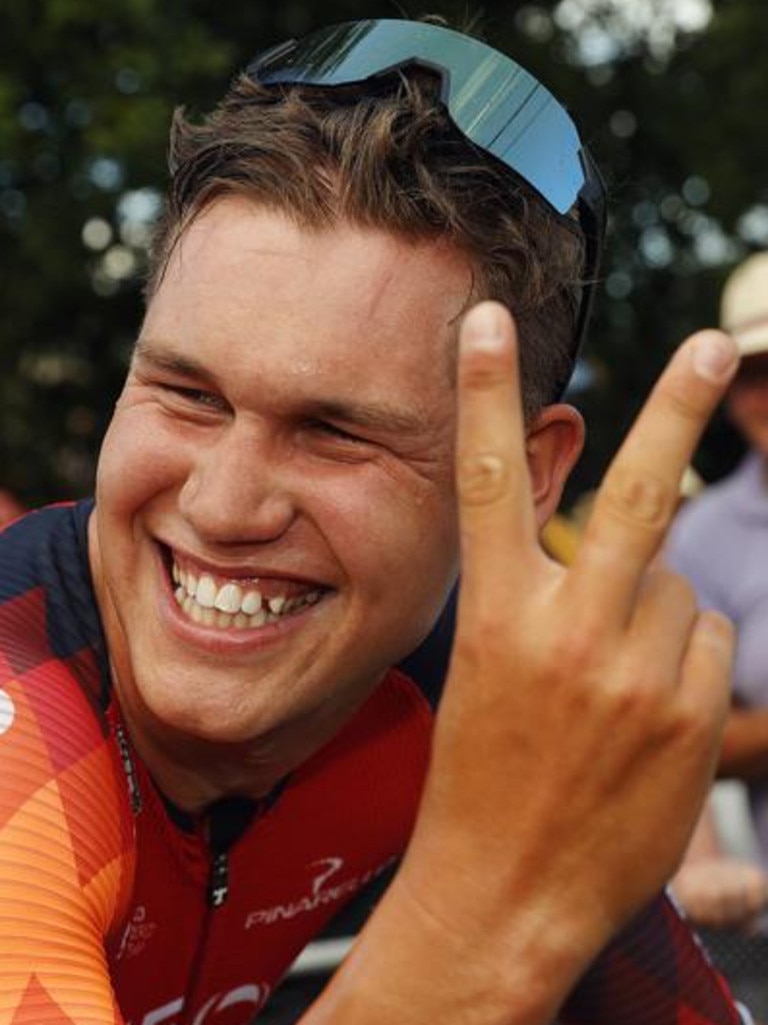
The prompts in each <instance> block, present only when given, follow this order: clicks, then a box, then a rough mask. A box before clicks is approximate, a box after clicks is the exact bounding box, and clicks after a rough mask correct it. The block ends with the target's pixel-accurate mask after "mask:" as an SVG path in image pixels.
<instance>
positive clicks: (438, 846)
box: [401, 303, 737, 974]
mask: <svg viewBox="0 0 768 1025" xmlns="http://www.w3.org/2000/svg"><path fill="white" fill-rule="evenodd" d="M736 364H737V353H736V348H735V346H734V344H733V343H732V342H731V340H730V339H729V338H728V337H727V336H725V335H723V334H721V333H720V332H715V331H707V332H701V333H699V334H698V335H695V336H693V337H692V338H690V339H689V340H688V341H687V342H686V343H685V344H684V345H683V346H681V348H680V349H679V350H678V351H677V353H676V354H675V356H674V357H673V359H672V361H671V362H670V365H669V366H668V367H667V369H666V371H665V373H664V374H663V376H662V377H661V379H660V381H659V383H658V384H657V386H656V388H655V389H654V391H653V393H652V395H651V397H650V398H649V400H648V402H647V403H646V406H645V408H644V409H643V411H642V413H641V415H640V417H639V418H638V420H637V422H636V424H635V426H634V428H633V429H632V431H631V433H630V435H629V436H628V438H627V440H626V442H625V443H624V445H623V447H622V448H621V451H620V452H619V454H618V455H617V457H616V459H615V460H614V462H613V465H612V466H611V468H610V471H609V472H608V474H607V476H606V479H605V481H604V483H603V486H602V487H601V489H600V492H599V495H598V498H597V501H596V504H595V507H594V512H593V515H592V518H591V520H590V522H589V525H588V527H587V530H586V533H585V537H584V540H583V544H582V546H581V548H580V551H579V553H578V556H577V558H576V561H575V563H574V565H573V566H572V567H570V568H569V569H563V568H562V567H560V566H556V565H555V564H553V563H552V562H551V561H550V560H549V559H548V558H547V557H546V555H545V554H544V553H543V551H542V550H541V548H540V546H539V544H538V539H537V523H536V517H535V512H534V504H533V499H532V495H531V485H530V482H529V474H528V469H527V465H526V449H525V432H524V427H523V418H522V413H521V402H520V397H519V385H518V379H517V357H516V336H515V328H514V324H513V322H512V319H511V317H510V316H509V314H508V313H507V312H506V311H505V310H504V308H503V307H501V306H500V305H498V304H496V303H482V304H480V306H478V307H476V308H475V309H474V310H473V311H471V312H470V313H469V314H468V315H467V317H466V318H465V322H464V325H463V328H462V337H461V355H460V363H459V407H460V410H459V434H458V446H457V480H458V490H459V500H460V516H461V533H462V586H461V596H460V603H459V616H458V626H457V634H456V639H455V643H454V649H453V657H452V662H451V670H450V675H449V682H448V685H447V688H446V693H445V696H444V699H443V703H442V705H441V709H440V713H439V716H438V723H437V730H436V736H435V744H434V752H433V761H432V766H431V770H430V775H429V779H428V784H427V788H426V791H425V796H424V800H423V804H422V809H421V814H420V817H419V821H418V825H417V831H416V834H415V837H414V841H413V843H412V845H411V848H410V849H409V852H408V856H407V858H406V862H405V866H404V871H403V873H402V880H401V883H402V884H404V885H407V887H408V888H409V890H410V892H411V894H412V896H413V897H414V899H415V900H416V902H418V903H420V904H421V905H422V907H423V909H424V910H425V913H426V914H427V915H428V916H434V918H435V920H437V921H442V923H443V925H444V927H445V928H446V929H450V930H454V931H455V930H462V929H463V930H465V931H466V934H467V935H471V936H473V942H474V943H475V949H476V950H477V951H478V955H479V956H483V954H482V951H484V950H486V949H487V950H488V951H489V952H490V953H489V957H491V958H494V957H496V956H500V958H501V959H504V958H506V959H507V964H509V960H508V959H509V958H513V959H514V958H515V957H516V956H519V954H520V944H521V942H523V943H524V942H525V935H526V933H525V928H524V927H523V930H522V934H521V924H522V925H523V926H524V924H525V922H526V920H527V921H528V922H529V925H530V934H529V941H530V942H532V943H533V942H537V940H536V937H537V931H538V936H539V940H538V942H540V939H541V936H542V935H543V932H542V930H549V932H550V935H551V936H552V942H553V944H554V948H556V949H553V950H551V951H550V952H549V955H548V956H551V957H552V958H553V969H554V966H555V963H560V964H561V965H562V966H563V968H565V967H566V965H567V964H568V961H569V958H572V959H573V965H572V968H573V971H574V973H576V974H578V972H579V971H580V970H581V969H583V967H584V966H585V964H586V963H587V962H588V960H589V959H590V958H591V956H594V954H595V953H596V952H597V950H598V949H599V948H600V947H601V946H602V944H603V943H604V942H605V941H606V940H607V939H608V938H609V937H610V936H611V935H612V933H613V932H615V931H616V930H617V929H618V928H619V926H620V925H622V924H623V923H624V922H625V921H626V919H627V918H628V917H629V916H630V915H631V913H632V912H633V911H635V910H636V909H637V908H638V907H639V905H640V904H641V903H642V902H644V901H645V900H647V899H649V898H650V897H651V896H652V895H653V894H654V893H655V892H656V891H657V890H658V889H659V888H660V887H661V886H662V885H663V884H664V883H665V881H666V880H667V879H668V878H669V877H670V876H671V875H672V873H673V871H674V869H675V867H676V865H677V864H678V861H679V859H680V857H681V855H682V852H683V850H684V847H685V844H686V842H687V839H688V837H689V835H690V831H691V829H692V826H693V823H694V821H695V819H696V815H697V812H698V809H699V807H700V804H701V801H702V799H703V796H704V794H705V792H706V790H707V787H708V785H709V782H710V779H711V775H712V771H713V765H714V760H715V756H716V748H717V743H718V738H719V734H720V731H721V729H722V724H723V720H724V716H725V712H726V709H727V706H728V681H729V670H730V663H731V658H732V645H733V637H732V629H731V627H730V624H729V623H728V622H727V621H726V620H724V619H723V618H722V617H720V616H719V615H717V614H715V613H710V612H699V611H698V610H697V608H696V605H695V601H694V598H693V594H692V591H691V589H690V588H689V587H688V585H687V584H686V583H685V582H684V581H683V580H682V579H681V578H679V577H677V576H675V575H673V574H671V573H669V572H668V571H666V570H664V569H663V568H661V567H660V566H658V565H657V564H656V563H655V556H656V554H657V552H658V550H659V548H660V546H661V544H662V542H663V539H664V536H665V532H666V530H667V527H668V526H669V522H670V520H671V517H672V515H673V512H674V509H675V507H676V504H677V497H678V487H679V481H680V478H681V475H682V473H683V470H684V468H685V466H686V465H687V463H688V461H689V460H690V457H691V454H692V452H693V450H694V448H695V446H696V443H697V441H698V438H699V436H700V434H701V431H702V429H703V427H704V425H705V423H706V421H707V418H708V417H709V415H710V414H711V412H712V410H713V409H714V407H715V406H716V404H717V402H718V400H719V399H720V397H721V395H722V393H723V390H724V388H725V387H726V385H727V383H728V381H729V380H730V378H731V376H732V374H733V372H734V371H735V369H736ZM521 937H522V938H521ZM486 940H487V941H488V942H486ZM507 946H508V949H506V951H505V947H507ZM494 951H495V952H496V954H494ZM565 974H567V970H566V971H565Z"/></svg>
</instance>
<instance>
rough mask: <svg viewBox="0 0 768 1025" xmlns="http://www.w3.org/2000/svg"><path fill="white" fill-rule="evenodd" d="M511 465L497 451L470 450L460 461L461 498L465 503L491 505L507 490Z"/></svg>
mask: <svg viewBox="0 0 768 1025" xmlns="http://www.w3.org/2000/svg"><path fill="white" fill-rule="evenodd" d="M509 475H510V467H509V463H508V461H507V460H505V459H503V458H502V456H500V455H499V454H498V453H497V452H470V453H467V454H465V455H462V456H461V457H460V458H459V461H458V469H457V485H458V491H459V498H460V500H461V501H462V502H463V503H464V504H465V505H490V504H491V503H493V502H495V501H497V500H498V499H499V498H501V497H502V496H503V495H505V494H506V492H507V487H508V483H509Z"/></svg>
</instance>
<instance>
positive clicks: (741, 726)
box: [666, 252, 768, 924]
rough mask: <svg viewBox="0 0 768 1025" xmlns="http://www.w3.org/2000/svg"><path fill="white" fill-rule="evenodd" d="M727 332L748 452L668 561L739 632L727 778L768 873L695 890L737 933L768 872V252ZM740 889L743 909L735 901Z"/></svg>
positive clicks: (729, 397) (710, 493) (732, 405)
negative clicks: (744, 798) (743, 804)
mask: <svg viewBox="0 0 768 1025" xmlns="http://www.w3.org/2000/svg"><path fill="white" fill-rule="evenodd" d="M721 323H722V326H723V328H724V329H725V330H727V331H728V332H729V333H730V334H731V335H732V336H733V337H734V338H735V340H736V342H737V344H738V347H739V350H740V351H741V353H742V362H741V365H740V368H739V371H738V373H737V375H736V377H735V378H734V380H733V382H732V383H731V386H730V388H729V390H728V392H727V394H726V399H725V402H726V409H727V412H728V415H729V417H730V419H731V421H732V422H733V424H734V426H735V427H736V429H737V430H738V431H739V433H740V434H741V435H742V437H743V438H744V440H745V442H746V444H747V447H748V450H747V453H746V455H745V457H744V458H743V460H742V461H741V463H740V464H739V465H738V466H737V468H736V469H735V470H734V471H733V472H732V473H731V474H730V475H729V476H727V477H726V478H724V479H723V480H721V481H719V482H718V483H717V484H714V485H712V486H710V487H708V488H706V489H705V491H704V492H703V493H702V494H701V495H700V496H699V497H697V498H696V499H695V500H694V501H692V502H689V503H688V504H687V505H686V506H684V507H683V509H682V510H681V511H680V513H679V514H678V517H677V520H676V522H675V524H674V525H673V528H672V532H671V534H670V537H669V541H668V545H667V553H666V554H667V561H668V562H669V563H670V564H671V566H672V568H674V569H676V570H677V571H678V572H681V573H683V574H685V575H686V576H687V577H688V578H689V579H690V581H691V583H692V584H693V586H694V588H695V590H696V593H697V596H698V599H699V602H700V604H701V605H702V606H705V607H709V608H715V609H718V610H719V611H720V612H722V613H724V614H725V615H727V616H728V617H729V618H730V619H732V620H733V622H734V623H735V625H736V628H737V636H738V644H737V651H736V660H735V666H734V675H733V707H732V711H731V713H730V716H729V720H728V723H727V726H726V730H725V735H724V740H723V747H722V754H721V759H720V767H719V772H720V775H722V776H729V777H736V778H738V779H741V780H743V781H744V782H745V784H746V786H747V791H748V797H749V804H750V807H751V811H752V815H753V818H754V825H755V831H756V834H757V840H758V845H759V849H760V854H761V859H762V869H763V873H760V874H758V875H755V873H754V870H752V872H751V873H750V874H749V875H748V876H747V877H744V876H743V873H742V874H741V875H738V874H737V875H736V876H735V877H730V876H728V875H725V876H724V875H723V874H722V867H723V862H722V860H720V861H719V863H718V859H717V858H709V859H708V861H707V863H708V864H709V865H710V867H711V871H710V872H703V873H701V872H698V873H697V883H696V887H695V889H696V890H697V891H698V889H700V888H702V887H703V888H704V889H705V890H706V891H707V901H708V903H709V904H710V905H711V906H712V907H713V908H714V914H715V918H717V917H718V916H719V917H720V919H722V918H723V915H725V920H726V921H727V922H728V924H737V923H738V920H739V917H740V916H741V914H742V912H744V913H745V914H747V917H749V918H751V917H753V915H754V913H755V911H756V910H757V906H761V905H763V904H764V903H765V901H766V885H765V878H766V877H765V875H764V873H765V872H767V871H768V252H764V253H757V254H754V255H752V256H750V257H749V258H748V259H746V260H745V261H744V262H743V263H741V264H740V265H739V266H738V267H737V268H736V269H735V271H734V272H733V273H732V274H731V276H730V277H729V279H728V281H727V282H726V285H725V288H724V291H723V296H722V306H721ZM694 860H695V859H694ZM689 881H690V880H689ZM734 885H735V888H736V889H737V890H738V892H739V894H740V897H741V901H740V903H739V902H734V901H732V900H731V899H730V898H729V897H728V896H727V893H728V892H729V891H730V890H732V889H733V888H734ZM685 892H686V893H688V890H687V889H686V891H685ZM688 896H689V897H690V894H688ZM750 896H751V900H750V901H749V907H746V906H743V905H745V901H746V900H747V898H749V897H750ZM684 903H686V901H685V900H684ZM697 906H698V902H697ZM729 907H730V908H731V913H730V914H728V913H727V912H728V908H729ZM709 924H712V923H709ZM722 924H725V922H723V923H722Z"/></svg>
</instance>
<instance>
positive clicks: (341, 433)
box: [304, 420, 367, 445]
mask: <svg viewBox="0 0 768 1025" xmlns="http://www.w3.org/2000/svg"><path fill="white" fill-rule="evenodd" d="M304 427H305V430H308V431H314V432H315V433H317V434H320V435H326V436H327V437H329V438H336V439H338V440H339V441H348V442H351V443H354V444H358V445H363V444H366V443H367V439H366V438H361V437H359V435H357V434H351V433H350V432H349V431H346V430H344V428H343V427H338V426H337V425H336V424H334V423H329V421H327V420H308V421H307V422H306V424H305V425H304Z"/></svg>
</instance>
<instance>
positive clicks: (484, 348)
mask: <svg viewBox="0 0 768 1025" xmlns="http://www.w3.org/2000/svg"><path fill="white" fill-rule="evenodd" d="M503 316H504V314H503V310H502V308H501V307H500V306H499V305H498V303H492V302H483V303H480V304H479V305H478V306H475V307H474V309H472V310H470V311H469V313H468V314H467V319H466V323H465V329H464V344H465V346H467V347H468V348H471V349H472V350H473V351H474V352H501V350H502V349H503V348H504V346H505V344H506V339H505V337H504V322H503Z"/></svg>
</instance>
